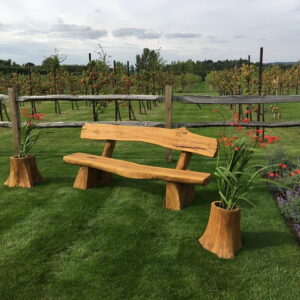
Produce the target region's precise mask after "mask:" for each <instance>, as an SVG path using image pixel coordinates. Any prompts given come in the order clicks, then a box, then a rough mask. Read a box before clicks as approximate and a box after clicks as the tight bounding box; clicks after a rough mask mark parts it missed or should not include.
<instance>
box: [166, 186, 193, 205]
mask: <svg viewBox="0 0 300 300" xmlns="http://www.w3.org/2000/svg"><path fill="white" fill-rule="evenodd" d="M194 199H195V185H194V184H184V183H177V182H167V187H166V198H165V202H164V204H163V206H164V208H167V209H171V210H181V209H183V208H185V207H186V206H187V205H189V204H190V203H191V202H192V201H193V200H194Z"/></svg>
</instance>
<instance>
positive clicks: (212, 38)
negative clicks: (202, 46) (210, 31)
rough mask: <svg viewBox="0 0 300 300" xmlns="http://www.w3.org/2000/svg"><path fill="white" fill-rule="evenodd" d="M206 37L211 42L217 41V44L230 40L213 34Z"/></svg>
mask: <svg viewBox="0 0 300 300" xmlns="http://www.w3.org/2000/svg"><path fill="white" fill-rule="evenodd" d="M206 39H207V40H208V41H209V42H211V43H215V44H223V43H228V42H229V41H227V40H221V39H218V38H217V37H215V36H213V35H209V36H207V37H206Z"/></svg>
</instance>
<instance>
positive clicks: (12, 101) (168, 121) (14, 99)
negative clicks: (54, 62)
mask: <svg viewBox="0 0 300 300" xmlns="http://www.w3.org/2000/svg"><path fill="white" fill-rule="evenodd" d="M1 96H2V95H0V100H1V98H2V100H3V99H4V98H5V96H2V97H1ZM58 100H67V101H87V100H88V101H91V102H92V103H95V102H97V101H119V100H122V101H133V100H134V101H139V102H142V101H160V102H161V101H164V102H165V120H164V122H150V121H147V122H138V121H116V120H115V121H106V122H99V121H97V123H103V124H122V125H129V126H150V127H166V128H179V127H187V128H200V127H224V126H232V121H231V122H230V121H213V122H194V123H192V122H177V123H175V122H172V111H173V109H172V106H173V101H177V102H181V103H186V104H197V105H200V104H238V105H242V104H248V105H252V104H270V103H294V102H300V95H293V96H291V95H289V96H282V95H281V96H192V95H189V96H173V95H172V88H171V87H170V86H166V90H165V96H164V97H162V96H156V95H80V96H74V95H48V96H21V97H18V96H17V94H16V91H15V89H12V88H11V89H9V90H8V103H9V105H10V116H11V122H0V127H4V128H10V127H11V128H12V130H13V136H14V145H15V149H16V147H18V145H19V134H20V127H21V125H22V124H21V123H20V114H19V104H20V103H22V102H28V101H29V102H31V101H58ZM262 120H263V121H260V120H259V121H254V122H252V121H251V122H247V123H246V124H245V123H243V122H237V123H236V124H238V125H242V126H245V125H246V126H247V127H256V128H260V127H262V128H280V127H296V126H300V121H289V122H264V119H262ZM84 123H85V122H51V123H46V122H43V123H38V124H37V127H38V128H72V127H82V125H83V124H84Z"/></svg>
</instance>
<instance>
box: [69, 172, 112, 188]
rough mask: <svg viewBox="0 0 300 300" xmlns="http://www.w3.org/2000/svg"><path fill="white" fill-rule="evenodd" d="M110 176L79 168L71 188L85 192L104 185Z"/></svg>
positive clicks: (109, 174) (105, 173) (109, 179)
mask: <svg viewBox="0 0 300 300" xmlns="http://www.w3.org/2000/svg"><path fill="white" fill-rule="evenodd" d="M111 178H112V174H111V173H107V172H104V171H100V170H97V169H93V168H88V167H80V169H79V171H78V174H77V176H76V179H75V182H74V185H73V187H74V188H76V189H81V190H86V189H89V188H93V187H98V186H102V185H106V184H108V183H109V182H110V181H111Z"/></svg>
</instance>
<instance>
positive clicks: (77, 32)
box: [51, 22, 107, 39]
mask: <svg viewBox="0 0 300 300" xmlns="http://www.w3.org/2000/svg"><path fill="white" fill-rule="evenodd" d="M51 32H54V33H55V34H56V35H59V36H62V37H70V38H81V39H97V38H100V37H104V36H106V35H107V30H96V29H93V28H91V27H90V26H81V25H75V24H65V23H63V22H59V23H58V24H54V25H53V26H52V28H51Z"/></svg>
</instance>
